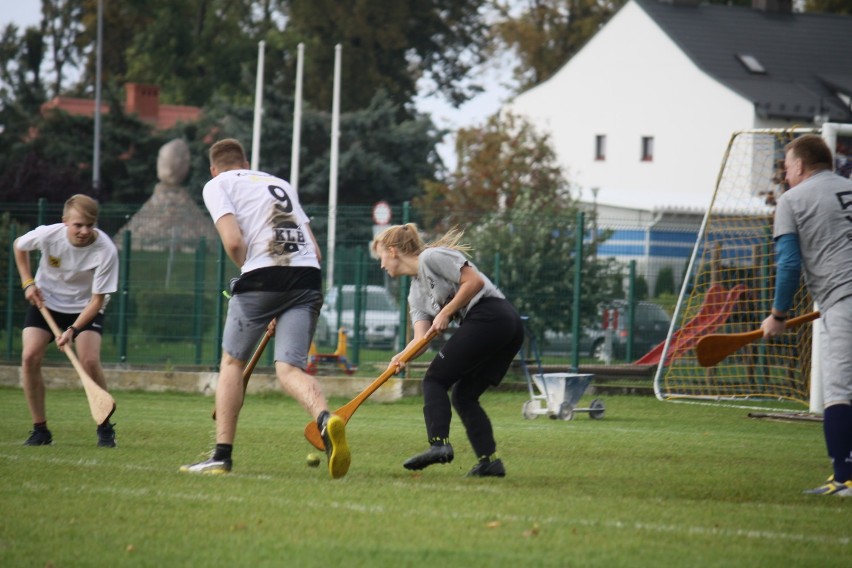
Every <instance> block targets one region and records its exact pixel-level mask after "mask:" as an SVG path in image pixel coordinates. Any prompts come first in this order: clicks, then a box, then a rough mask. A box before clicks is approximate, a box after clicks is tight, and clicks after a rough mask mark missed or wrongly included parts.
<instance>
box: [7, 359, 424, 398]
mask: <svg viewBox="0 0 852 568" xmlns="http://www.w3.org/2000/svg"><path fill="white" fill-rule="evenodd" d="M42 374H43V375H44V382H45V387H46V388H47V389H82V387H81V385H80V379H79V378H78V377H77V373H76V372H75V371H74V369H73V368H72V367H70V366H45V367H44V368H43V369H42ZM104 374H105V375H106V380H107V385H108V386H109V390H110V391H122V390H141V391H148V392H185V393H200V394H204V395H209V396H212V395H213V394H214V393H215V392H216V381H217V379H218V373H216V372H211V371H146V370H136V369H117V368H105V369H104ZM21 378H22V377H21V367H20V366H10V365H0V386H5V387H17V388H21ZM317 379H318V380H319V382H320V384H321V385H322V388H323V391H324V392H325V395H326V396H327V397H340V398H347V399H351V398H353V397H354V396H355V395H357V394H358V393H360V392H361V391H363V390H364V389H365V388H366V387H367V386H368V385H369V384H370V383H372V382H373V381H374V380H375V378H368V377H348V376H345V377H336V376H323V375H320V376H318V377H317ZM247 392H248V393H249V394H256V393H264V392H281V387H280V386H279V384H278V380H277V378H276V377H275V375H273V374H272V373H263V372H258V371H255V373H254V374H253V375H252V377H251V381H249V385H248V390H247ZM420 393H421V390H420V379H397V378H391V379H388V381H387V382H386V383H385V384H383V385H382V386H381V387H379V389H378V390H377V391H376V392H375V393H373V395H372V396H371V397H370V400H371V401H375V402H393V401H396V400H400V399H401V398H403V397H409V396H417V395H419V394H420Z"/></svg>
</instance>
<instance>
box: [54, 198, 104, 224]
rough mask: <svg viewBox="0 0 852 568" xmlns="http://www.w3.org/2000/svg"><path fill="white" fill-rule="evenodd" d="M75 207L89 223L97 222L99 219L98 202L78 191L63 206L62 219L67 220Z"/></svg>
mask: <svg viewBox="0 0 852 568" xmlns="http://www.w3.org/2000/svg"><path fill="white" fill-rule="evenodd" d="M74 209H76V210H77V212H78V213H80V215H82V216H83V218H84V219H85V220H86V222H87V223H95V222H96V221H97V220H98V202H97V201H95V200H94V199H92V198H91V197H89V196H88V195H83V194H82V193H78V194H76V195H72V196H71V197H69V198H68V200H67V201H66V202H65V207H63V208H62V219H63V220H65V219H66V218H67V217H68V215H69V214H70V213H71V211H72V210H74Z"/></svg>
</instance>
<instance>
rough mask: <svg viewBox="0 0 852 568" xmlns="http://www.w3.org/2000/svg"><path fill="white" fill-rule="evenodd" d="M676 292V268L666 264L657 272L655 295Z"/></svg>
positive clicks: (656, 296)
mask: <svg viewBox="0 0 852 568" xmlns="http://www.w3.org/2000/svg"><path fill="white" fill-rule="evenodd" d="M674 292H675V281H674V269H673V268H672V267H671V266H664V267H662V268H661V269H660V271H659V272H658V273H657V282H656V283H655V284H654V297H655V298H658V297H660V296H662V295H663V294H674Z"/></svg>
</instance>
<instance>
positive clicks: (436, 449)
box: [402, 444, 454, 470]
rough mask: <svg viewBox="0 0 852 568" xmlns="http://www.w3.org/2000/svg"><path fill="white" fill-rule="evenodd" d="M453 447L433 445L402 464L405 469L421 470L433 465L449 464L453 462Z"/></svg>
mask: <svg viewBox="0 0 852 568" xmlns="http://www.w3.org/2000/svg"><path fill="white" fill-rule="evenodd" d="M453 457H454V456H453V447H452V446H451V445H450V444H435V445H433V446H429V449H428V450H426V451H425V452H423V453H421V454H417V455H416V456H414V457H412V458H408V460H407V461H406V462H405V463H404V464H402V467H404V468H405V469H413V470H417V469H423V468H424V467H428V466H430V465H432V464H434V463H450V462H452V461H453Z"/></svg>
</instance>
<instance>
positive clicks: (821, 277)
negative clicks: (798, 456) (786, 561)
mask: <svg viewBox="0 0 852 568" xmlns="http://www.w3.org/2000/svg"><path fill="white" fill-rule="evenodd" d="M831 164H832V156H831V150H830V149H829V148H828V146H827V145H826V143H825V141H824V140H823V139H822V138H821V137H819V136H817V135H813V134H808V135H804V136H800V137H798V138H796V139H795V140H793V141H792V142H790V143H789V144H788V145H787V147H786V148H785V159H784V169H785V175H786V179H787V183H788V184H789V186H790V189H789V190H787V192H786V193H784V194H783V195H782V196H781V197H780V198H779V200H778V206H777V208H776V210H775V248H776V255H777V265H778V266H777V274H776V285H775V301H774V303H773V305H772V311H771V313H770V315H769V316H768V317H767V318H766V319H765V320H764V321H763V324H762V325H761V328H762V329H763V334H764V337H774V336H778V335H781V334H782V333H783V332H784V328H785V324H786V322H785V320H786V319H787V310H789V309H790V306H791V304H792V300H793V295H794V293H795V291H796V288H797V287H798V284H799V275H800V271H801V272H803V273H804V276H805V282H806V284H807V286H808V289H809V290H810V292H811V295H812V296H813V297H814V299H815V300H816V302H817V305H818V306H819V309H820V313H821V319H820V320H818V321H817V323H816V324H815V325H816V327H817V328H816V329H815V330H814V332H815V333H817V332H820V331H821V332H822V334H823V335H822V336H821V337H824V338H825V339H824V341H825V343H824V345H823V346H822V348H821V350H820V353H819V357H820V362H821V365H822V375H823V377H822V390H823V400H824V412H823V430H824V434H825V443H826V447H827V449H828V456H829V457H830V458H831V461H832V464H833V467H834V473H833V475H832V476H831V477H829V478H828V481H827V482H826V483H825V484H824V485H821V486H819V487H817V488H815V489H809V490H807V491H805V493H810V494H816V495H837V496H844V497H852V348H850V347H852V180H848V179H846V178H843V177H841V176H839V175H837V174H835V173H833V172H832V171H831Z"/></svg>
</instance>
